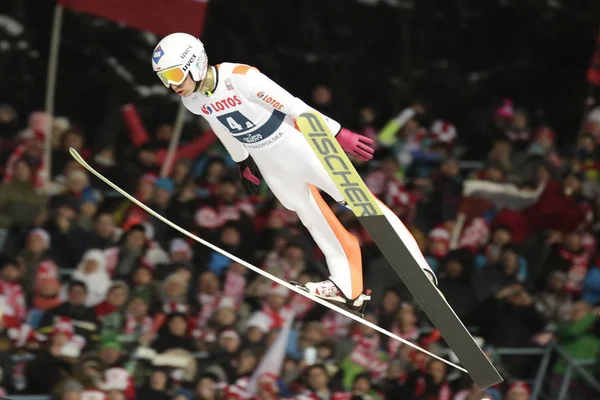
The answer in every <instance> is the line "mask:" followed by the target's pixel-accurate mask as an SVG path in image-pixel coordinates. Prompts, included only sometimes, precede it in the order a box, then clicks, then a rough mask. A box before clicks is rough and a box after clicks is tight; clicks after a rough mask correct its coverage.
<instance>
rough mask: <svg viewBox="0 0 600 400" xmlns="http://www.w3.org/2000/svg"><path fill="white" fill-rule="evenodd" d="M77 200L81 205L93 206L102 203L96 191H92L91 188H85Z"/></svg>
mask: <svg viewBox="0 0 600 400" xmlns="http://www.w3.org/2000/svg"><path fill="white" fill-rule="evenodd" d="M79 200H80V202H81V204H83V203H93V204H96V205H98V204H100V202H101V201H102V196H101V195H100V193H98V192H97V191H96V190H94V189H92V188H86V189H84V190H83V192H82V193H81V197H80V198H79Z"/></svg>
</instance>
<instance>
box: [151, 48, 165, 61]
mask: <svg viewBox="0 0 600 400" xmlns="http://www.w3.org/2000/svg"><path fill="white" fill-rule="evenodd" d="M164 55H165V52H164V51H163V49H161V48H160V46H158V47H157V48H156V50H154V54H153V55H152V61H154V63H155V64H158V62H159V61H160V59H161V58H162V56H164Z"/></svg>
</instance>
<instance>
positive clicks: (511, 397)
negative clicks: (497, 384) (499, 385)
mask: <svg viewBox="0 0 600 400" xmlns="http://www.w3.org/2000/svg"><path fill="white" fill-rule="evenodd" d="M530 394H531V390H530V389H529V386H527V384H526V383H525V382H522V381H518V382H514V383H512V384H511V385H510V387H509V388H508V391H507V392H506V400H529V395H530Z"/></svg>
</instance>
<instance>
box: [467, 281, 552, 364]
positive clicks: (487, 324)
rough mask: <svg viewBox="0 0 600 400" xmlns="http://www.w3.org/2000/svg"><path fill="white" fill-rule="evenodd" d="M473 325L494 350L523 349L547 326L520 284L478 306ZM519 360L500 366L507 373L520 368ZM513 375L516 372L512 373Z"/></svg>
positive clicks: (505, 362)
mask: <svg viewBox="0 0 600 400" xmlns="http://www.w3.org/2000/svg"><path fill="white" fill-rule="evenodd" d="M475 322H476V323H477V325H478V326H480V327H481V328H482V330H483V334H484V335H485V337H486V338H488V343H489V344H490V345H492V346H495V347H524V346H527V345H528V344H530V343H531V341H532V339H533V336H534V334H536V333H539V332H540V331H541V330H542V329H544V327H545V326H546V320H545V319H544V317H543V315H541V314H540V313H539V312H538V311H537V310H536V309H535V306H534V304H533V299H532V298H531V295H530V294H529V293H528V292H527V291H526V290H525V288H524V287H523V285H521V284H519V283H513V284H509V285H507V286H505V287H503V288H502V289H501V290H500V291H499V292H498V293H496V295H495V296H491V297H489V298H487V299H486V300H484V301H483V302H482V303H480V305H479V307H478V310H476V314H475ZM521 361H522V359H520V358H519V357H515V358H512V357H505V358H504V359H503V362H504V364H505V366H506V368H507V369H508V371H509V372H511V373H514V374H516V375H519V372H520V371H516V368H517V366H519V365H522V364H521ZM515 371H516V372H515Z"/></svg>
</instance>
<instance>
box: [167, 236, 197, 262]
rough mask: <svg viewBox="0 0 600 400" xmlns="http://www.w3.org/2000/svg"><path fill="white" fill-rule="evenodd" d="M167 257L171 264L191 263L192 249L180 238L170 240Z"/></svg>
mask: <svg viewBox="0 0 600 400" xmlns="http://www.w3.org/2000/svg"><path fill="white" fill-rule="evenodd" d="M169 255H170V256H171V261H173V262H191V261H192V257H193V253H192V248H191V247H190V245H189V244H188V243H187V242H186V241H185V240H183V239H181V238H175V239H173V240H171V245H170V247H169Z"/></svg>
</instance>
